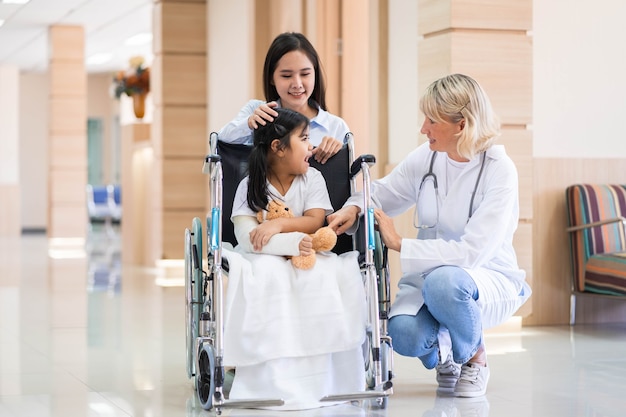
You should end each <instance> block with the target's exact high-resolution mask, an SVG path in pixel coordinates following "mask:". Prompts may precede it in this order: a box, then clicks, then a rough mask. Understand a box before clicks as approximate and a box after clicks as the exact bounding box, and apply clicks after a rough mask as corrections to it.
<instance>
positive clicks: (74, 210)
mask: <svg viewBox="0 0 626 417" xmlns="http://www.w3.org/2000/svg"><path fill="white" fill-rule="evenodd" d="M83 194H84V187H83ZM86 235H87V206H86V204H71V205H68V204H66V203H63V204H57V205H56V206H54V207H53V209H52V210H50V216H49V219H48V236H49V237H55V238H58V237H68V238H69V237H71V238H76V237H82V236H86Z"/></svg>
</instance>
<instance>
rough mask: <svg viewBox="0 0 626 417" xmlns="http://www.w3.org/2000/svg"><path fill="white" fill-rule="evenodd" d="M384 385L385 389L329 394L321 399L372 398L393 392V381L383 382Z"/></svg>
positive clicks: (348, 399) (387, 395)
mask: <svg viewBox="0 0 626 417" xmlns="http://www.w3.org/2000/svg"><path fill="white" fill-rule="evenodd" d="M383 387H384V389H382V390H371V391H358V392H350V393H346V394H337V395H327V396H325V397H323V398H322V399H321V400H320V401H351V400H368V399H372V398H382V397H389V396H390V395H391V394H393V387H392V385H391V382H387V383H385V384H383Z"/></svg>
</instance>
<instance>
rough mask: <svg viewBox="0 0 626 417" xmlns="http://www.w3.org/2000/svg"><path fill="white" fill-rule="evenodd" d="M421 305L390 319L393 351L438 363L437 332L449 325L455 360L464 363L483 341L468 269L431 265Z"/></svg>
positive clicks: (428, 364) (427, 364) (429, 363)
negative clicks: (431, 268) (414, 313)
mask: <svg viewBox="0 0 626 417" xmlns="http://www.w3.org/2000/svg"><path fill="white" fill-rule="evenodd" d="M422 294H423V297H424V305H423V306H422V308H421V309H420V310H419V311H418V312H417V314H416V315H414V316H410V315H398V316H394V317H392V318H391V319H390V320H389V327H388V330H389V335H390V336H391V339H392V340H393V347H394V350H395V351H396V352H398V353H399V354H400V355H403V356H411V357H418V358H419V359H420V360H421V361H422V363H423V364H424V366H425V367H426V368H428V369H432V368H434V367H435V366H437V364H438V363H439V343H438V340H437V334H438V333H439V329H440V327H441V326H443V327H445V328H447V329H448V332H449V333H450V340H451V342H452V355H453V359H454V362H456V363H460V364H463V363H466V362H467V361H469V360H470V359H471V358H472V357H473V356H474V355H475V354H476V351H477V350H478V348H479V347H480V345H481V344H482V322H481V313H480V308H479V307H478V305H477V303H476V300H477V299H478V288H477V287H476V284H475V283H474V280H473V279H472V277H471V276H469V274H468V273H467V272H465V271H464V270H463V269H461V268H459V267H456V266H442V267H439V268H436V269H434V270H433V271H431V272H430V273H429V274H428V275H426V276H425V278H424V286H423V288H422ZM442 359H443V360H444V361H445V359H446V358H442Z"/></svg>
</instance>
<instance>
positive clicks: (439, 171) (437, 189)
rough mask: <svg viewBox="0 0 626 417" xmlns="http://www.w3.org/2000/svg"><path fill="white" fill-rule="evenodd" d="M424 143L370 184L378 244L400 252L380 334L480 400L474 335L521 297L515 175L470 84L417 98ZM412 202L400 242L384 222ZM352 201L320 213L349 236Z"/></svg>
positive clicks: (478, 341) (436, 85)
mask: <svg viewBox="0 0 626 417" xmlns="http://www.w3.org/2000/svg"><path fill="white" fill-rule="evenodd" d="M420 110H421V111H422V112H423V113H424V116H425V120H424V124H423V125H422V129H421V133H422V134H424V135H426V137H427V138H428V142H427V143H424V144H422V145H421V146H419V147H418V148H417V149H415V150H413V151H412V152H411V153H410V154H409V155H408V156H407V157H406V158H405V159H404V160H403V161H402V162H401V163H400V164H399V165H398V166H397V167H396V168H395V169H394V170H393V171H392V172H391V173H390V174H389V175H387V176H386V177H384V178H382V179H381V180H378V181H374V182H373V184H372V199H373V200H374V203H375V204H376V206H377V207H379V209H376V210H375V218H376V221H377V222H378V225H379V228H380V233H381V237H382V240H383V242H384V243H385V245H386V246H387V247H388V248H390V249H392V250H395V251H397V252H399V253H400V261H401V266H402V272H403V276H402V278H401V280H400V282H399V291H398V294H397V296H396V299H395V300H394V303H393V305H392V307H391V312H390V315H391V319H390V321H389V334H390V335H391V337H392V339H393V344H394V349H395V351H396V352H398V353H399V354H401V355H404V356H411V357H418V358H419V359H420V360H421V361H422V363H423V365H424V366H425V367H426V368H428V369H432V368H437V382H438V383H439V389H440V390H442V391H450V392H453V393H454V395H456V396H458V397H478V396H482V395H484V394H485V392H486V389H487V383H488V380H489V373H490V368H489V367H488V363H487V354H486V351H485V345H484V341H483V330H484V329H486V328H488V327H492V326H496V325H498V324H500V323H502V322H504V321H506V320H507V319H509V318H510V317H511V316H512V315H513V314H514V313H515V311H517V309H518V308H519V307H520V306H521V305H522V304H523V303H524V302H525V301H526V300H527V299H528V297H529V296H530V293H531V290H530V287H529V286H528V284H527V283H526V281H525V272H524V271H523V270H521V269H520V268H519V266H518V264H517V258H516V254H515V250H514V249H513V234H514V233H515V230H516V228H517V225H518V219H519V201H518V177H517V170H516V168H515V165H514V163H513V161H512V160H511V159H510V158H509V157H508V156H507V154H506V152H505V150H504V146H502V145H494V141H495V139H496V138H497V137H498V136H499V134H500V124H499V122H498V120H497V117H496V115H495V114H494V112H493V110H492V108H491V104H490V101H489V98H488V97H487V95H486V93H485V92H484V91H483V89H482V88H481V86H480V85H479V84H478V83H477V82H476V81H475V80H474V79H472V78H470V77H468V76H466V75H462V74H453V75H449V76H446V77H443V78H441V79H439V80H437V81H435V82H433V83H432V84H431V85H430V86H429V87H428V88H427V90H426V92H425V94H424V95H423V97H422V99H421V100H420ZM413 205H415V210H416V212H415V218H414V225H415V226H416V228H417V230H418V234H417V238H416V239H404V238H402V237H401V236H400V235H399V234H398V233H397V231H396V229H395V227H394V224H393V221H392V219H391V218H390V217H389V216H396V215H399V214H401V213H404V212H405V211H407V210H408V209H409V208H411V207H412V206H413ZM361 210H362V208H361V207H359V206H358V200H357V199H350V200H348V201H347V202H346V205H344V207H343V208H342V209H341V210H339V211H337V212H336V213H334V214H331V215H329V216H328V221H329V225H330V226H331V227H332V228H333V229H335V231H336V232H337V233H338V234H340V233H343V232H345V231H352V228H351V226H352V225H353V224H354V223H355V220H356V219H357V217H358V214H359V213H360V211H361Z"/></svg>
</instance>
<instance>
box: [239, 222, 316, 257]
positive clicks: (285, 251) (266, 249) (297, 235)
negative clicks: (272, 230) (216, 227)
mask: <svg viewBox="0 0 626 417" xmlns="http://www.w3.org/2000/svg"><path fill="white" fill-rule="evenodd" d="M300 218H301V217H300ZM270 221H273V220H270ZM233 223H234V225H235V237H236V238H237V242H238V245H239V246H240V247H241V248H242V249H243V250H244V251H245V252H250V253H265V254H270V255H279V256H298V255H300V242H301V241H302V240H303V239H304V238H305V237H307V234H306V233H301V232H289V233H278V234H275V235H273V236H271V238H270V239H269V240H268V242H267V243H266V244H265V245H263V246H262V247H261V249H260V250H255V249H254V246H253V243H252V240H251V238H250V234H251V232H252V231H253V230H255V229H256V228H257V227H258V226H259V222H258V221H257V219H256V218H254V217H252V216H235V217H233ZM265 223H269V222H265Z"/></svg>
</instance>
